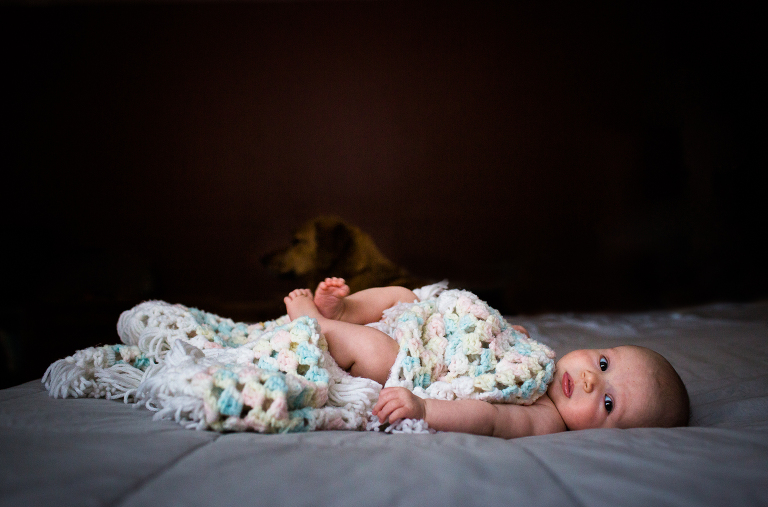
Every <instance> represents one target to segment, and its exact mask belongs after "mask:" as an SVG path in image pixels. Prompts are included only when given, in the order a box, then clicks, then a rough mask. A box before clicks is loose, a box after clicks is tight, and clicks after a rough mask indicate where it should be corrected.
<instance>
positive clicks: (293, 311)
mask: <svg viewBox="0 0 768 507" xmlns="http://www.w3.org/2000/svg"><path fill="white" fill-rule="evenodd" d="M283 302H284V303H285V307H286V308H287V309H288V317H290V318H291V320H292V321H293V320H296V319H297V318H299V317H301V316H303V315H306V316H308V317H313V318H317V317H320V316H321V315H320V312H318V311H317V307H316V306H315V303H314V301H312V291H311V290H309V289H296V290H294V291H292V292H291V293H290V294H288V295H287V296H286V297H285V298H284V299H283Z"/></svg>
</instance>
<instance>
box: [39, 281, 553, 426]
mask: <svg viewBox="0 0 768 507" xmlns="http://www.w3.org/2000/svg"><path fill="white" fill-rule="evenodd" d="M444 287H445V285H441V284H437V285H434V286H428V287H425V288H422V289H420V290H419V291H416V294H417V296H418V297H419V298H420V300H419V301H416V302H413V303H401V304H399V305H397V306H395V307H393V308H390V309H389V310H387V311H385V312H384V315H383V318H382V320H381V321H380V322H377V323H374V324H371V325H372V326H373V327H376V328H378V329H380V330H381V331H383V332H386V333H387V334H389V335H390V336H391V337H393V339H395V340H397V341H398V343H399V345H400V352H399V354H398V357H397V359H396V361H395V363H394V364H393V366H392V370H391V373H390V376H389V379H388V381H387V383H386V386H387V387H389V386H403V387H406V388H409V389H411V390H412V391H413V392H414V393H416V394H417V395H418V396H421V397H431V398H441V399H461V398H476V399H482V400H487V401H492V402H506V403H518V404H530V403H533V402H534V401H535V400H536V399H537V398H538V397H539V396H541V395H542V394H543V393H544V392H546V389H547V385H548V383H549V382H550V381H551V379H552V375H553V373H554V353H553V352H552V350H551V349H549V348H548V347H546V346H545V345H543V344H540V343H538V342H536V341H534V340H531V339H530V338H528V337H527V336H525V335H523V334H522V333H519V332H518V331H516V330H515V329H513V328H512V327H511V326H510V325H509V324H508V323H507V322H506V321H505V320H504V319H503V318H502V317H501V315H499V313H498V312H497V311H496V310H494V309H492V308H490V307H489V306H488V305H487V304H486V303H484V302H483V301H481V300H479V299H478V298H477V297H476V296H474V294H472V293H470V292H467V291H458V290H443V289H444ZM117 327H118V335H119V336H120V339H121V341H122V343H120V344H116V345H107V346H102V347H90V348H87V349H84V350H80V351H78V352H76V353H75V354H74V355H72V356H70V357H67V358H65V359H61V360H59V361H56V362H55V363H53V364H52V365H51V366H50V367H49V368H48V370H47V371H46V373H45V375H44V377H43V382H44V384H45V386H46V388H47V389H48V391H49V393H50V395H51V396H53V397H68V396H72V397H99V398H107V399H114V398H121V399H123V400H124V401H126V402H129V401H132V402H134V403H136V404H138V405H140V406H145V407H147V408H148V409H150V410H153V411H156V415H155V418H156V419H172V420H175V421H177V422H179V423H181V424H183V425H185V426H186V427H188V428H195V429H211V430H216V431H258V432H264V433H274V432H295V431H310V430H324V429H348V430H359V429H368V430H380V429H382V426H381V425H380V424H379V423H378V419H376V418H375V417H374V416H372V415H371V410H372V407H373V405H374V404H375V402H376V400H377V399H378V394H379V391H380V390H381V388H382V386H381V385H380V384H378V383H376V382H374V381H372V380H369V379H365V378H357V377H352V376H351V375H349V374H348V373H347V372H345V371H344V370H342V369H341V368H340V367H339V366H338V365H337V364H336V362H335V361H334V360H333V358H332V357H331V355H330V353H329V352H328V347H327V344H326V341H325V338H324V336H323V335H322V333H321V330H320V329H319V328H318V325H317V321H316V320H315V319H312V318H309V317H301V318H298V319H295V320H294V321H292V322H291V321H289V319H288V317H287V316H283V317H280V318H278V319H275V320H272V321H268V322H262V323H257V324H245V323H237V322H234V321H232V320H231V319H226V318H222V317H220V316H218V315H214V314H212V313H208V312H205V311H201V310H198V309H195V308H189V307H186V306H183V305H171V304H168V303H166V302H163V301H148V302H145V303H142V304H140V305H138V306H136V307H134V308H132V309H131V310H128V311H126V312H123V314H122V315H121V316H120V319H119V321H118V326H117ZM386 431H394V432H401V431H403V432H423V431H428V428H427V426H426V424H425V423H424V422H423V421H412V420H403V421H399V422H397V423H395V424H393V425H389V426H388V427H386Z"/></svg>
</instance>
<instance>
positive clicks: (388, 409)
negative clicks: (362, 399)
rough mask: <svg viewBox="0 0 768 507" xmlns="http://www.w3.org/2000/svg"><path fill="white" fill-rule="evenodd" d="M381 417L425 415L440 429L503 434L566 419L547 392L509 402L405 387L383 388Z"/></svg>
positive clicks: (554, 426) (551, 427)
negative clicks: (423, 394)
mask: <svg viewBox="0 0 768 507" xmlns="http://www.w3.org/2000/svg"><path fill="white" fill-rule="evenodd" d="M373 413H374V415H378V416H379V420H380V421H382V422H383V421H386V420H387V419H389V421H390V422H393V421H396V420H397V419H402V418H411V419H424V420H426V421H427V424H429V427H430V428H433V429H436V430H438V431H457V432H461V433H473V434H475V435H488V436H494V437H501V438H516V437H526V436H532V435H544V434H547V433H557V432H560V431H565V429H566V428H565V423H564V422H563V419H562V418H561V417H560V414H559V413H558V411H557V409H556V408H555V405H554V404H553V403H552V401H551V400H550V399H549V397H548V396H547V395H544V396H542V397H541V398H539V399H538V400H537V401H536V403H534V404H533V405H528V406H522V405H509V404H497V403H488V402H485V401H480V400H455V401H446V400H432V399H426V400H424V399H421V398H419V397H418V396H416V395H415V394H413V393H412V392H411V391H409V390H407V389H405V388H402V387H392V388H388V389H383V390H382V391H381V395H380V396H379V401H378V403H377V404H376V406H375V407H374V410H373Z"/></svg>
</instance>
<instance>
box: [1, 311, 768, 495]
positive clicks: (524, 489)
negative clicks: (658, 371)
mask: <svg viewBox="0 0 768 507" xmlns="http://www.w3.org/2000/svg"><path fill="white" fill-rule="evenodd" d="M508 320H509V321H510V322H512V323H515V324H521V325H523V326H525V327H526V328H528V330H529V331H530V332H531V335H532V337H534V338H536V339H539V340H541V341H542V342H544V343H546V344H547V345H550V346H551V347H553V348H554V349H555V350H556V351H557V353H558V356H561V355H563V354H565V353H567V352H569V351H570V350H574V349H578V348H606V347H612V346H616V345H620V344H627V343H630V344H636V345H642V346H646V347H649V348H652V349H654V350H656V351H658V352H660V353H661V354H663V355H664V356H665V357H667V358H668V359H669V361H670V362H671V363H672V364H673V365H674V366H675V368H676V369H677V370H678V372H679V373H680V376H681V377H682V378H683V380H684V381H685V383H686V385H687V386H688V390H689V393H690V397H691V407H692V417H691V422H690V426H689V427H687V428H674V429H656V428H654V429H629V430H611V429H602V430H586V431H576V432H565V433H558V434H554V435H545V436H537V437H526V438H519V439H515V440H500V439H495V438H491V437H481V436H473V435H466V434H459V433H437V434H432V435H428V434H418V435H408V434H397V435H392V434H383V433H373V432H348V431H325V432H314V433H302V434H282V435H261V434H255V433H228V434H220V433H215V432H209V431H194V430H187V429H184V428H183V427H181V426H180V425H178V424H176V423H174V422H170V421H153V420H152V415H153V414H152V412H150V411H148V410H146V409H136V408H134V407H132V406H131V405H127V404H124V403H122V402H119V401H108V400H103V399H53V398H50V397H49V396H48V393H47V392H46V391H45V389H44V388H43V386H42V384H41V383H40V381H33V382H28V383H26V384H22V385H19V386H15V387H12V388H9V389H5V390H2V391H0V428H1V430H0V452H1V453H2V460H0V469H1V470H2V472H1V473H0V505H3V506H5V505H8V506H18V505H24V506H32V505H120V506H124V507H127V506H138V505H185V506H194V505H206V506H208V505H218V504H248V505H281V506H291V505H312V506H322V505H366V506H371V505H382V506H392V505H422V506H423V505H433V504H434V505H445V506H448V505H457V506H459V505H460V506H472V505H478V506H490V505H502V504H503V505H525V504H528V503H530V504H531V505H557V506H569V505H573V506H581V505H590V506H595V505H610V506H612V507H615V506H616V505H638V506H647V505H680V506H683V505H691V506H694V505H695V506H702V505H768V488H766V487H765V484H768V347H767V346H766V345H768V302H766V301H762V302H756V303H750V304H717V305H709V306H702V307H695V308H686V309H679V310H676V311H659V312H644V313H626V314H549V315H539V316H532V317H514V318H510V317H508ZM104 341H105V342H107V343H109V342H112V341H116V339H115V338H114V337H105V340H104Z"/></svg>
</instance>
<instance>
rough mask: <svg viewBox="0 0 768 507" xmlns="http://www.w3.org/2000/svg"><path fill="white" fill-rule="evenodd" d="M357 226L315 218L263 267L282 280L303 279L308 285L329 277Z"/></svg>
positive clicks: (264, 260) (358, 231)
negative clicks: (283, 278) (282, 278)
mask: <svg viewBox="0 0 768 507" xmlns="http://www.w3.org/2000/svg"><path fill="white" fill-rule="evenodd" d="M356 234H361V231H360V230H359V229H357V227H355V226H353V225H350V224H347V223H345V222H344V221H343V220H341V219H340V218H337V217H317V218H314V219H312V220H310V221H309V222H306V223H305V224H304V225H302V226H301V227H300V228H299V229H298V230H296V232H294V234H293V239H292V241H291V244H290V245H289V246H287V247H286V248H283V249H281V250H278V251H276V252H273V253H271V254H269V255H267V256H265V257H264V258H262V262H263V263H264V265H265V266H266V267H267V268H268V269H270V270H271V271H274V272H275V273H277V274H278V275H280V276H282V277H286V278H292V277H299V278H305V279H307V280H308V281H310V282H315V281H316V280H322V279H323V278H325V277H326V276H330V275H331V273H333V272H334V269H335V268H337V267H338V266H337V264H338V263H339V260H340V259H343V258H344V256H345V254H346V252H347V251H348V250H349V248H350V246H351V244H352V242H353V239H354V236H355V235H356Z"/></svg>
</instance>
